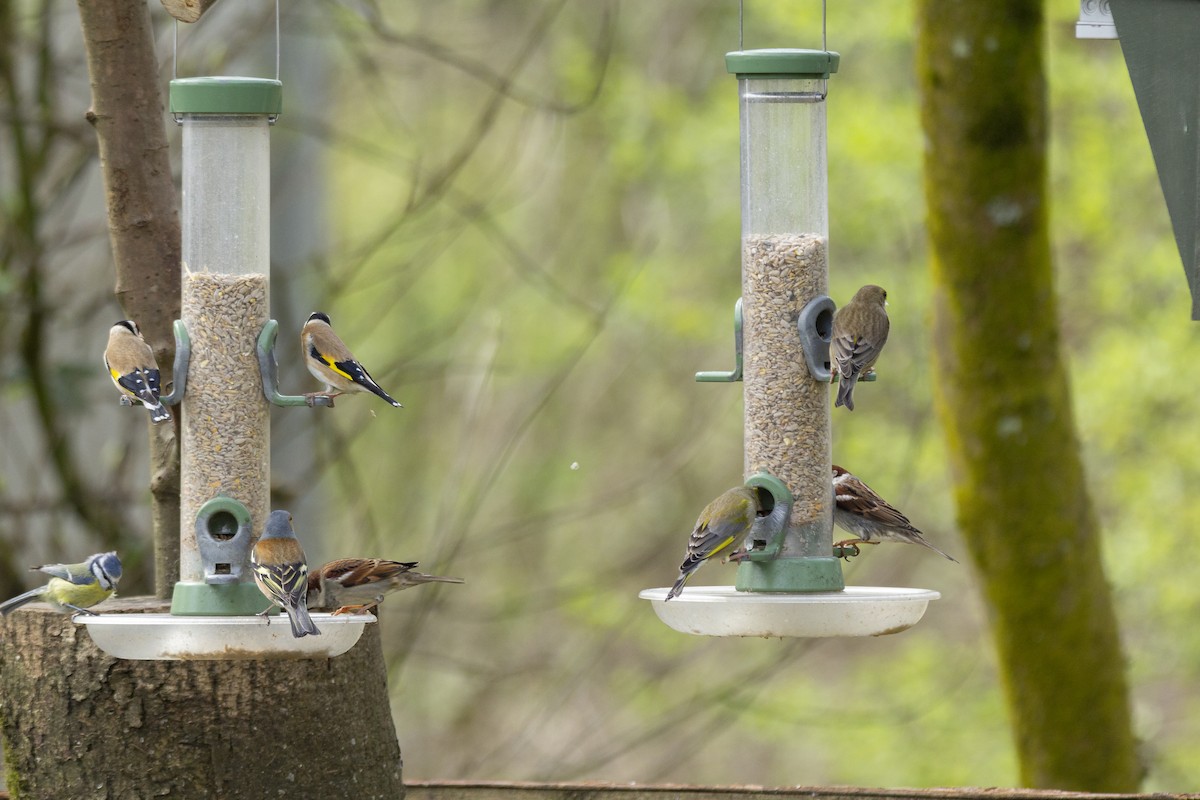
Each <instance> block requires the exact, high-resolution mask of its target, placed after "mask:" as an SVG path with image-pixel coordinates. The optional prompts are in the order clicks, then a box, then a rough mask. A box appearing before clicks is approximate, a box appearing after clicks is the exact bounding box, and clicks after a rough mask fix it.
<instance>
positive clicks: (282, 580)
mask: <svg viewBox="0 0 1200 800" xmlns="http://www.w3.org/2000/svg"><path fill="white" fill-rule="evenodd" d="M250 568H251V570H253V572H254V582H255V583H256V584H258V590H259V591H260V592H262V593H263V594H264V595H266V598H267V599H268V600H270V601H271V603H272V604H274V605H277V606H280V607H281V608H282V609H283V610H284V611H285V612H287V615H288V621H289V622H291V623H292V636H295V637H296V638H297V639H299V638H300V637H301V636H309V635H312V636H320V635H321V632H320V631H319V630H317V626H316V625H314V624H313V621H312V618H311V617H310V616H308V604H307V602H306V600H307V598H306V594H307V592H308V563H307V561H306V560H305V558H304V548H303V547H301V546H300V540H299V539H297V538H296V533H295V531H293V530H292V515H291V514H289V513H288V512H286V511H272V512H271V514H270V516H268V517H267V527H266V530H264V531H263V535H262V536H261V537H259V540H258V541H257V542H255V543H254V548H253V549H252V550H251V551H250ZM270 610H271V606H267V609H266V611H263V612H262V616H264V617H266V616H267V614H268V613H269V612H270ZM270 623H271V620H270V618H267V624H268V625H269V624H270Z"/></svg>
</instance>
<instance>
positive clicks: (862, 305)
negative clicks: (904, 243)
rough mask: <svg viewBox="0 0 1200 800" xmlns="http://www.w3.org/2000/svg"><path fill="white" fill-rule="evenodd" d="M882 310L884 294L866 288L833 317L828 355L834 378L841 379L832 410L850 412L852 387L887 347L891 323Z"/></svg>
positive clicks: (852, 403)
mask: <svg viewBox="0 0 1200 800" xmlns="http://www.w3.org/2000/svg"><path fill="white" fill-rule="evenodd" d="M885 306H887V292H886V291H884V290H883V289H882V288H880V287H879V286H875V285H873V284H868V285H866V286H864V287H862V288H861V289H859V290H858V292H856V293H855V295H854V297H853V299H851V300H850V302H849V303H847V304H846V305H844V306H842V307H841V308H839V309H838V310H837V313H836V314H834V315H833V333H832V338H831V340H830V342H829V355H830V362H831V366H832V368H833V372H834V374H836V375H839V376H840V377H841V383H840V384H839V385H838V392H837V401H836V402H834V404H833V405H834V407H837V406H845V407H846V409H847V410H848V411H853V410H854V387H855V385H856V384H857V383H858V379H859V378H861V377H862V376H863V375H866V374H867V373H869V372H870V371H871V370H872V369H873V368H874V367H875V362H876V361H877V360H878V359H879V354H880V352H882V351H883V346H884V345H885V344H887V338H888V331H889V330H890V328H891V322H890V321H889V320H888V315H887V309H886V308H885Z"/></svg>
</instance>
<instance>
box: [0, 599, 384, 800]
mask: <svg viewBox="0 0 1200 800" xmlns="http://www.w3.org/2000/svg"><path fill="white" fill-rule="evenodd" d="M101 608H102V609H103V611H104V612H105V613H112V612H117V611H123V612H127V613H128V612H143V613H144V612H152V611H153V612H161V611H166V610H167V606H166V604H165V603H163V602H162V601H158V600H154V599H153V598H132V599H121V600H115V601H109V602H106V603H105V604H104V605H103V606H102V607H101ZM0 636H2V637H3V638H2V640H0V733H2V735H3V741H4V750H5V756H6V758H7V767H8V788H9V791H10V792H12V794H13V796H14V797H21V798H23V799H24V798H29V799H32V798H53V800H63V798H92V797H103V798H122V800H123V799H124V798H151V797H179V798H221V799H222V800H225V798H248V799H249V798H253V800H263V798H268V797H280V796H289V797H354V798H356V800H369V799H371V798H377V799H378V800H399V799H400V798H402V797H403V792H404V787H403V783H402V781H401V758H400V746H399V743H398V742H397V740H396V730H395V726H394V725H393V723H392V714H391V708H390V705H389V703H388V692H387V670H386V667H385V665H384V661H383V651H382V649H381V646H380V639H379V626H378V625H367V626H366V629H365V631H364V632H363V636H362V638H361V639H360V640H359V641H358V643H357V644H356V645H355V646H354V647H353V648H351V649H350V651H349V652H347V653H345V654H344V655H341V656H338V657H337V658H328V659H327V658H321V659H291V660H271V661H268V660H262V661H123V660H120V659H116V658H113V657H111V656H109V655H106V654H105V653H104V652H103V651H101V650H100V649H99V648H98V647H96V645H95V644H93V643H92V639H91V636H90V635H89V634H88V632H87V630H86V629H85V628H84V627H83V626H82V625H76V624H75V623H73V622H71V621H70V619H68V618H67V617H65V616H63V615H60V614H57V613H55V612H53V611H51V610H50V608H49V606H45V605H42V604H40V603H39V604H34V605H30V606H27V607H25V608H23V609H21V610H19V611H16V612H14V613H13V614H12V615H11V616H9V617H8V618H7V619H6V620H4V622H3V623H0Z"/></svg>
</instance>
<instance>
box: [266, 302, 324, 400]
mask: <svg viewBox="0 0 1200 800" xmlns="http://www.w3.org/2000/svg"><path fill="white" fill-rule="evenodd" d="M278 337H279V323H278V322H276V321H275V320H273V319H269V320H267V324H266V325H264V326H263V329H262V333H261V334H260V335H259V337H258V344H257V347H256V350H257V353H258V370H259V373H260V374H261V376H262V386H263V395H264V396H265V397H266V398H267V402H268V403H270V404H271V405H273V406H283V407H284V408H289V407H296V406H308V407H309V408H316V407H317V406H324V407H325V408H332V407H333V398H332V397H330V396H328V395H324V394H319V393H318V394H280V393H279V364H278V362H276V361H275V340H276V339H277V338H278Z"/></svg>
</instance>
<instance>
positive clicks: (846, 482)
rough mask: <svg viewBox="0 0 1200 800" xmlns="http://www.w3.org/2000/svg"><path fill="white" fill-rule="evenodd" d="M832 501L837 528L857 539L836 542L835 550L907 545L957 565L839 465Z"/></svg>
mask: <svg viewBox="0 0 1200 800" xmlns="http://www.w3.org/2000/svg"><path fill="white" fill-rule="evenodd" d="M833 499H834V506H833V521H834V522H835V523H837V525H838V527H840V528H843V529H844V530H846V531H847V532H849V533H853V534H854V535H855V536H857V537H858V538H857V539H847V540H846V541H844V542H836V543H834V547H845V546H847V545H859V544H879V543H880V542H908V543H910V544H919V545H924V546H925V547H928V548H929V549H930V550H932V551H933V552H935V553H937V554H938V555H939V556H941V557H943V558H949V559H950V560H951V561H955V562H957V561H958V559H956V558H953V557H951V556H948V555H946V554H945V553H943V552H942V551H941V550H938V549H937V548H936V547H934V546H933V545H931V544H930V543H929V542H927V541H925V537H924V536H923V535H922V534H921V532H920V531H919V530H917V529H916V528H914V527H913V524H912V523H911V522H909V521H908V517H906V516H904V515H903V514H901V513H900V512H899V511H897V510H896V509H895V508H893V507H892V506H891V505H890V504H889V503H888V502H887V501H886V500H884V499H883V498H882V497H880V496H879V495H877V494H875V492H874V490H872V489H871V487H869V486H867V485H866V484H865V483H863V482H862V481H861V480H859V479H858V478H857V477H856V476H854V475H851V474H850V473H849V472H847V471H846V470H844V469H842V468H841V467H839V466H838V465H837V464H834V465H833Z"/></svg>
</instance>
